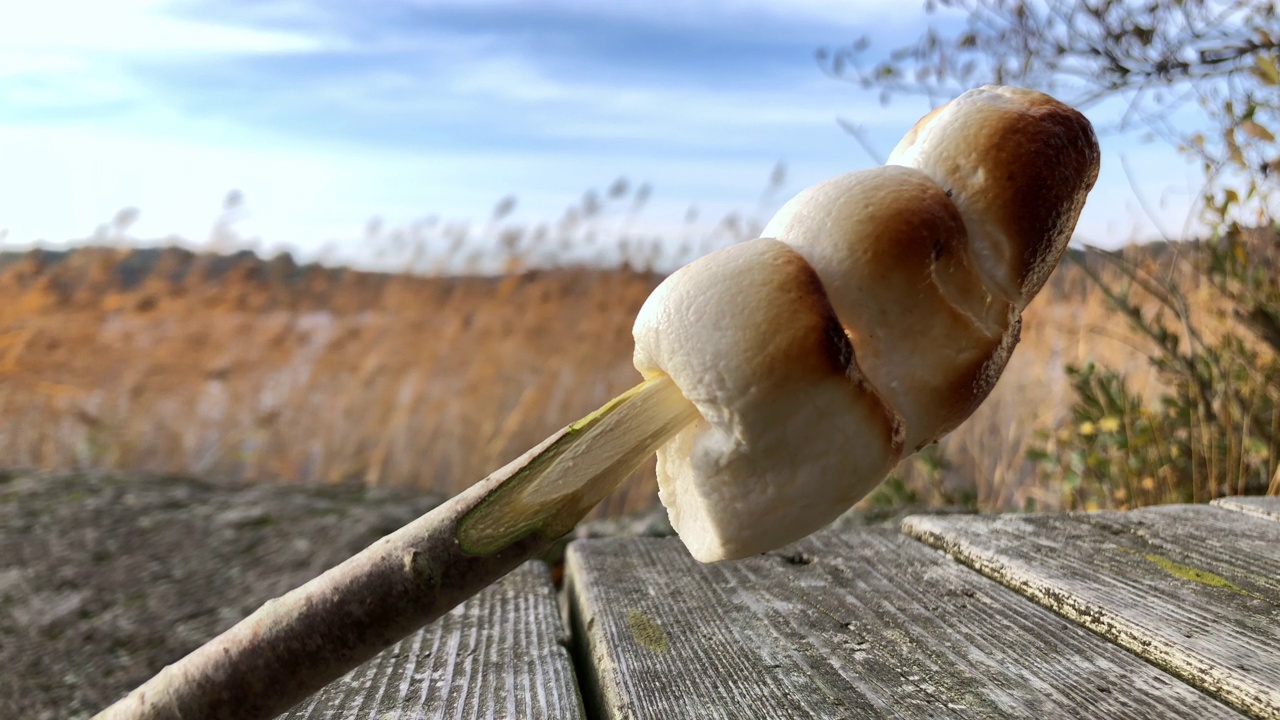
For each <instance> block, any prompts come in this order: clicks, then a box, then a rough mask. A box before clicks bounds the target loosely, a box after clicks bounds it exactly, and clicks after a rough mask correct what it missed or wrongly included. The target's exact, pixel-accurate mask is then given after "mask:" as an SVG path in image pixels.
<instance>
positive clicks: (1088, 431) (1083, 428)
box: [1078, 420, 1098, 437]
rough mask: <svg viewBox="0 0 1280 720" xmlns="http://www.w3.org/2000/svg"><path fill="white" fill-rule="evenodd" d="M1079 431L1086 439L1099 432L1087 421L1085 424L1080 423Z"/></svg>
mask: <svg viewBox="0 0 1280 720" xmlns="http://www.w3.org/2000/svg"><path fill="white" fill-rule="evenodd" d="M1078 430H1079V432H1080V434H1081V435H1084V436H1085V437H1089V436H1090V435H1092V434H1094V433H1096V432H1097V431H1098V429H1097V428H1095V427H1094V426H1093V423H1092V422H1090V421H1088V420H1085V421H1084V422H1082V423H1080V427H1079V428H1078Z"/></svg>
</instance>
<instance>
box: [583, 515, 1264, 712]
mask: <svg viewBox="0 0 1280 720" xmlns="http://www.w3.org/2000/svg"><path fill="white" fill-rule="evenodd" d="M567 576H568V579H569V590H568V595H569V602H570V608H571V616H572V625H573V628H574V637H575V652H578V653H579V668H580V673H581V675H580V681H581V682H582V685H583V693H584V696H585V697H586V700H587V706H588V708H589V709H592V710H593V716H594V717H602V718H628V719H641V718H653V719H655V720H673V719H679V718H744V719H745V718H749V719H750V720H758V719H764V718H779V719H781V718H788V719H792V718H848V717H859V718H861V717H963V718H1008V717H1035V718H1079V717H1107V718H1113V717H1114V718H1120V717H1131V718H1152V717H1160V718H1177V717H1183V718H1211V717H1215V718H1216V717H1234V718H1239V717H1241V716H1240V715H1239V714H1238V713H1236V712H1235V711H1234V710H1232V709H1231V708H1229V707H1227V706H1226V705H1223V704H1221V703H1219V702H1217V701H1215V700H1213V699H1212V698H1209V697H1208V696H1207V695H1204V694H1203V693H1201V692H1199V691H1197V690H1195V689H1194V688H1191V687H1190V686H1188V685H1186V684H1184V683H1182V682H1180V681H1178V680H1177V679H1176V678H1173V677H1172V676H1170V675H1168V674H1166V673H1164V672H1161V671H1160V670H1159V669H1157V668H1155V667H1153V666H1151V665H1149V664H1148V663H1145V662H1143V661H1141V660H1140V659H1138V658H1136V657H1134V656H1133V655H1131V654H1129V653H1127V652H1125V651H1123V650H1122V649H1120V648H1118V647H1116V646H1115V645H1112V644H1111V643H1108V642H1107V641H1106V640H1104V639H1102V638H1099V637H1098V636H1097V635H1094V634H1093V633H1090V632H1088V631H1087V630H1085V629H1083V628H1081V627H1079V626H1077V625H1074V624H1072V623H1070V622H1068V621H1066V620H1064V619H1062V618H1061V617H1058V616H1057V615H1054V614H1053V613H1051V612H1049V611H1047V610H1045V609H1044V608H1041V607H1039V606H1037V605H1035V604H1034V603H1030V602H1027V601H1026V600H1025V599H1024V598H1022V597H1020V596H1019V595H1017V594H1016V593H1014V592H1012V591H1010V590H1008V589H1007V588H1004V587H1002V586H1000V585H999V584H997V583H995V582H992V581H991V580H988V579H987V578H984V577H982V576H981V575H979V574H978V573H975V572H973V571H972V570H970V569H968V568H966V567H964V566H963V565H960V564H959V563H955V562H953V561H952V560H950V559H949V558H947V556H946V555H944V554H942V553H939V552H936V551H933V550H931V549H929V548H927V547H925V546H924V545H921V544H920V543H917V542H914V541H912V540H910V539H908V538H906V537H904V536H902V535H901V534H899V533H897V532H895V531H894V530H893V529H892V528H866V529H858V530H853V531H847V532H843V533H834V532H830V531H828V532H825V533H820V534H819V535H816V536H814V537H813V538H810V539H808V540H805V541H803V542H801V543H798V544H796V545H793V546H790V547H789V548H786V549H785V550H784V551H780V552H776V553H769V554H767V555H763V556H760V557H757V558H752V559H749V560H743V561H738V562H731V563H720V564H717V565H702V564H699V563H697V562H695V561H694V560H693V559H692V558H690V557H689V555H688V553H687V552H686V551H685V549H684V547H683V546H682V545H681V544H680V543H679V541H677V540H675V539H666V540H657V539H644V538H630V539H624V538H615V539H604V540H583V541H577V542H574V543H572V544H571V545H570V546H569V552H568V559H567Z"/></svg>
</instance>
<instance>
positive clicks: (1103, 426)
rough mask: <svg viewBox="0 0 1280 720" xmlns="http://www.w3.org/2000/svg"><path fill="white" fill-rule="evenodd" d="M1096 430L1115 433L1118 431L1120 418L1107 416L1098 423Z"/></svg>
mask: <svg viewBox="0 0 1280 720" xmlns="http://www.w3.org/2000/svg"><path fill="white" fill-rule="evenodd" d="M1098 429H1099V430H1101V431H1102V432H1115V431H1117V430H1119V429H1120V418H1118V417H1116V416H1114V415H1108V416H1106V417H1104V418H1102V419H1101V420H1099V421H1098Z"/></svg>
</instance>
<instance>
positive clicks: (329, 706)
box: [281, 562, 583, 720]
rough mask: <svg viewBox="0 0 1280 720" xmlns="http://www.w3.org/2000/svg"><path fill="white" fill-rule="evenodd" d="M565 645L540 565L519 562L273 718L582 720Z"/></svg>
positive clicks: (551, 592) (548, 578)
mask: <svg viewBox="0 0 1280 720" xmlns="http://www.w3.org/2000/svg"><path fill="white" fill-rule="evenodd" d="M567 645H568V636H567V635H566V633H565V631H564V626H563V624H562V623H561V621H560V611H559V608H558V605H557V602H556V594H555V588H554V587H553V586H552V584H551V575H550V573H549V571H548V569H547V566H546V565H545V564H544V563H540V562H530V563H525V564H524V565H522V566H520V567H519V568H517V569H516V570H515V571H514V572H512V573H511V574H510V575H508V576H507V577H505V578H503V579H502V580H501V581H500V582H498V583H497V584H495V585H493V586H490V587H489V588H487V589H485V590H484V591H483V592H481V593H480V594H478V595H476V596H475V597H473V598H471V599H470V600H468V601H467V602H465V603H463V604H462V605H460V606H458V607H457V608H454V610H453V611H452V612H450V613H449V614H447V615H445V616H444V617H442V618H440V619H439V620H437V621H436V622H434V623H432V624H430V625H428V626H426V627H425V628H423V629H422V630H420V631H418V632H417V633H415V634H413V635H412V636H410V637H408V638H405V639H404V640H403V641H401V642H400V643H398V644H397V645H395V646H394V647H391V648H388V649H387V650H386V651H385V652H383V653H382V654H380V655H378V656H377V657H375V658H374V659H372V660H370V661H369V662H367V663H365V664H364V665H361V666H360V667H358V668H356V669H355V670H353V671H351V672H350V673H348V674H347V675H345V676H343V677H342V678H339V679H338V680H335V681H334V682H332V683H330V684H329V685H328V687H326V688H325V689H324V690H321V691H320V692H319V693H316V695H314V696H312V697H311V698H309V699H308V700H306V701H304V702H302V703H300V704H299V705H298V706H296V707H294V708H293V710H291V711H290V712H288V713H286V714H285V715H283V716H281V717H282V718H288V719H289V720H319V719H320V718H344V719H346V718H379V719H380V720H381V719H383V718H385V719H387V720H391V719H393V718H405V719H406V720H408V719H409V718H446V717H447V718H450V719H459V720H460V719H462V718H489V719H501V718H509V719H510V720H526V719H531V718H545V719H546V720H560V719H561V718H570V719H572V718H582V717H583V713H582V700H581V697H580V696H579V695H578V689H577V683H576V682H575V680H574V676H573V665H572V662H571V660H570V657H569V651H568V648H567Z"/></svg>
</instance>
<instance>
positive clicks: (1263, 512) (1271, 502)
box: [1213, 495, 1280, 522]
mask: <svg viewBox="0 0 1280 720" xmlns="http://www.w3.org/2000/svg"><path fill="white" fill-rule="evenodd" d="M1213 504H1214V505H1217V506H1218V507H1220V508H1223V509H1226V510H1234V511H1236V512H1242V513H1249V514H1250V515H1256V516H1258V517H1260V518H1265V519H1267V520H1275V521H1276V522H1280V497H1277V496H1258V495H1250V496H1236V497H1224V498H1218V499H1217V500H1214V501H1213Z"/></svg>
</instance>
